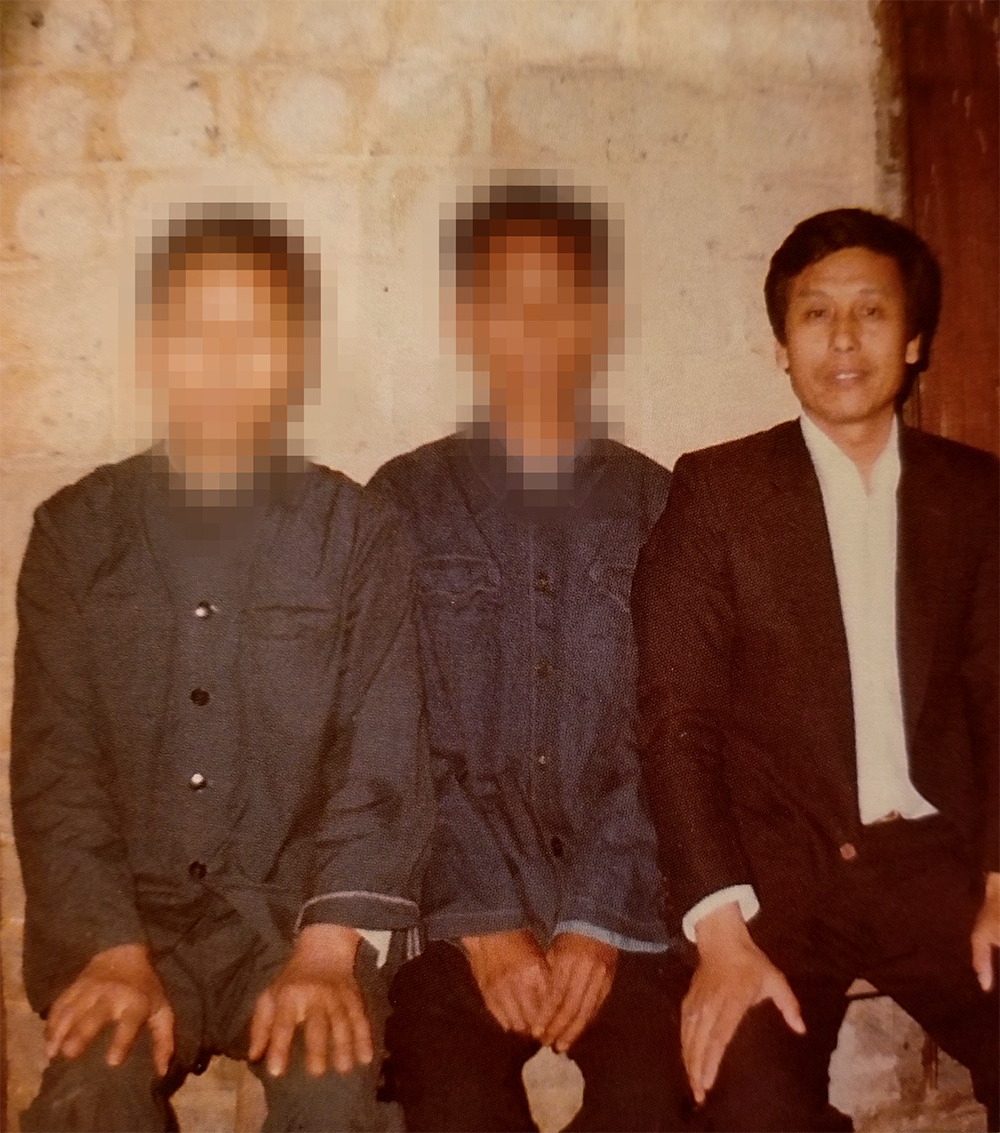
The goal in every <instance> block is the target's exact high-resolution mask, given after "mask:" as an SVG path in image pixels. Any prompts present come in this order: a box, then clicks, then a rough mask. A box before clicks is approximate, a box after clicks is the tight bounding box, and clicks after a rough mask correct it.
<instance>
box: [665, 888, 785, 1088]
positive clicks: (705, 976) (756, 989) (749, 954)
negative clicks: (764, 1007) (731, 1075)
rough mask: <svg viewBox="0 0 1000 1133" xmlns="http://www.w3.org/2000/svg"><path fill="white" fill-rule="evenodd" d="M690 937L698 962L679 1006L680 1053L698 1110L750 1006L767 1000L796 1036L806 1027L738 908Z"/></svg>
mask: <svg viewBox="0 0 1000 1133" xmlns="http://www.w3.org/2000/svg"><path fill="white" fill-rule="evenodd" d="M694 933H695V937H696V938H697V943H698V959H699V963H698V967H697V969H696V970H695V973H694V977H693V979H692V980H691V986H690V987H689V988H688V993H687V995H686V996H685V998H684V1003H683V1006H682V1007H681V1051H682V1053H683V1056H684V1066H685V1068H686V1069H687V1075H688V1081H689V1082H690V1083H691V1090H692V1092H693V1094H694V1098H695V1101H696V1102H697V1103H698V1104H699V1105H700V1104H701V1103H702V1102H703V1101H704V1100H705V1095H706V1094H707V1093H708V1091H709V1090H710V1089H711V1088H712V1086H713V1085H714V1084H715V1079H716V1076H717V1075H718V1073H719V1065H720V1063H721V1062H722V1056H723V1055H724V1054H725V1052H726V1047H727V1046H729V1041H730V1039H732V1037H733V1035H734V1034H735V1033H736V1028H737V1027H738V1026H739V1025H740V1021H741V1020H742V1019H743V1016H744V1015H745V1014H746V1013H747V1011H748V1010H749V1009H750V1008H751V1007H754V1006H755V1005H756V1004H758V1003H763V1002H764V1001H765V1000H768V999H770V1000H771V1001H772V1002H773V1003H774V1005H775V1007H777V1008H778V1010H779V1011H780V1012H781V1014H782V1015H783V1016H784V1019H785V1022H786V1023H787V1024H788V1025H789V1027H791V1029H792V1030H793V1031H795V1033H796V1034H799V1035H803V1034H805V1030H806V1027H805V1023H804V1022H803V1021H802V1013H801V1011H800V1009H799V1003H798V1000H797V999H796V998H795V994H794V992H793V991H792V989H791V987H790V986H789V984H788V981H787V980H786V979H785V977H784V976H783V975H782V974H781V972H780V971H779V970H778V969H777V968H776V967H775V966H774V964H772V963H771V961H770V960H769V959H768V958H767V956H765V954H764V953H763V952H762V951H761V950H760V949H759V948H758V947H757V945H756V944H755V943H754V942H753V939H752V938H751V936H750V933H749V932H748V931H747V927H746V924H745V923H744V921H743V916H742V914H741V913H740V910H739V906H738V905H736V904H735V903H733V904H728V905H723V906H722V907H721V908H719V909H716V910H715V911H714V912H711V913H709V914H708V915H707V916H705V917H702V919H701V920H699V921H698V922H697V923H696V924H695V928H694Z"/></svg>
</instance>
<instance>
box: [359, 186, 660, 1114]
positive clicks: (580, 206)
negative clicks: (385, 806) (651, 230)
mask: <svg viewBox="0 0 1000 1133" xmlns="http://www.w3.org/2000/svg"><path fill="white" fill-rule="evenodd" d="M610 228H611V226H610V225H609V222H608V220H607V218H606V215H603V214H602V212H601V210H599V209H598V208H596V207H594V206H591V205H590V204H588V203H587V202H584V201H581V200H580V199H579V197H577V199H576V200H574V199H573V195H572V194H570V193H568V192H566V191H565V190H560V189H558V188H555V187H548V186H539V185H518V186H513V185H504V186H496V185H495V186H493V187H492V188H491V189H490V191H489V194H488V196H487V197H484V198H483V199H481V200H479V201H477V202H476V203H475V204H473V205H472V206H471V207H470V208H469V209H467V210H466V211H465V212H464V213H460V215H459V217H458V219H457V222H456V224H455V227H454V229H446V230H445V231H444V233H443V237H444V239H443V241H442V247H443V249H444V250H445V254H446V259H448V260H450V255H451V251H452V250H453V252H454V259H453V264H452V262H447V263H446V265H445V266H446V269H447V268H448V267H450V266H453V268H454V272H455V285H456V293H455V299H456V302H455V307H454V312H455V330H456V338H457V341H458V348H459V354H460V356H463V357H467V358H469V359H471V365H472V370H473V373H474V380H475V381H476V383H477V389H476V392H477V396H478V400H480V402H481V403H482V404H483V405H484V408H485V410H486V411H485V412H484V413H483V414H482V417H483V420H481V421H479V422H478V423H476V424H474V425H471V426H469V427H468V428H466V429H464V430H463V431H460V432H459V433H458V434H457V435H454V436H450V437H446V438H444V439H442V440H439V441H436V442H434V443H432V444H428V445H424V446H423V447H421V448H419V449H417V450H416V451H414V452H412V453H409V454H407V455H405V456H401V457H398V458H397V459H395V460H393V461H390V462H389V463H388V464H387V465H386V466H385V467H383V468H382V469H381V470H380V471H379V472H378V473H377V474H376V476H375V478H374V480H373V482H372V484H373V486H374V487H376V488H377V489H379V490H381V491H382V492H384V493H385V494H387V495H388V496H390V497H391V498H392V499H393V500H394V501H395V502H396V503H397V504H398V505H399V506H400V507H401V509H402V510H403V512H404V513H405V514H406V515H407V516H408V519H409V526H410V530H411V532H412V535H413V539H414V542H415V544H416V553H417V562H418V566H417V572H418V590H419V598H418V632H419V635H420V644H421V653H422V664H423V671H424V683H425V688H426V696H427V701H428V716H429V725H430V734H431V747H432V753H433V759H434V764H435V778H436V786H437V798H438V808H439V812H438V821H437V827H436V833H435V838H434V842H433V849H432V856H431V861H430V866H429V870H428V873H427V876H426V878H425V888H424V901H423V905H422V913H423V918H424V925H425V927H426V933H427V937H428V939H429V944H428V945H427V947H426V949H425V950H424V952H423V954H422V955H421V956H420V957H418V958H417V959H416V960H413V961H411V962H409V963H407V964H406V965H405V966H404V967H403V969H402V970H401V972H400V974H399V976H398V977H397V979H396V981H395V983H394V986H393V991H392V996H391V999H392V1004H393V1016H392V1017H391V1020H390V1023H389V1029H388V1032H387V1035H388V1038H387V1041H388V1044H389V1047H390V1054H391V1058H392V1065H393V1071H394V1077H395V1081H396V1089H397V1096H398V1098H399V1100H400V1101H401V1102H402V1103H403V1106H404V1110H405V1113H406V1118H407V1124H408V1126H409V1128H411V1129H436V1130H444V1129H467V1130H468V1129H473V1130H475V1129H533V1128H534V1124H533V1122H532V1118H531V1115H530V1112H529V1110H528V1105H527V1100H526V1097H525V1092H524V1087H523V1085H522V1082H521V1068H522V1066H523V1064H524V1062H525V1061H526V1060H527V1059H528V1058H529V1057H530V1056H531V1055H532V1054H533V1053H534V1052H535V1051H537V1050H538V1049H539V1047H540V1046H541V1045H548V1046H551V1047H553V1048H554V1049H555V1050H557V1051H568V1052H569V1054H570V1055H571V1056H572V1057H573V1058H574V1059H575V1060H576V1062H577V1063H578V1064H579V1066H580V1067H581V1069H582V1071H583V1074H584V1078H585V1092H584V1102H583V1108H582V1110H581V1111H580V1113H579V1114H578V1115H577V1118H576V1119H575V1121H574V1123H573V1126H572V1127H573V1128H577V1129H604V1130H608V1129H631V1130H636V1129H672V1128H676V1127H677V1125H676V1122H677V1118H676V1110H677V1103H676V1100H675V1099H676V1082H677V1070H676V1069H675V1068H676V1067H677V1066H678V1065H679V1063H678V1060H677V1054H676V1051H677V1041H676V1033H675V1024H674V1021H673V1020H674V1015H673V1012H672V1010H671V1008H670V1006H669V998H668V996H667V995H666V991H665V987H666V984H665V980H664V972H663V969H664V966H665V953H666V950H667V946H668V945H667V935H666V932H665V929H664V916H663V909H662V884H661V880H660V876H659V873H658V869H657V865H656V843H655V837H654V834H653V830H652V827H651V824H650V819H649V817H648V814H647V811H646V805H645V802H644V799H643V793H642V788H641V782H640V776H639V765H638V761H637V758H636V746H635V735H634V730H633V713H634V707H635V700H634V683H635V655H634V645H633V640H632V630H631V624H630V619H629V592H630V586H631V578H632V572H633V568H634V565H635V560H636V556H637V554H638V550H639V548H640V546H641V545H642V543H643V542H644V541H645V539H646V536H647V534H648V533H649V531H650V529H651V527H652V525H653V523H654V522H655V520H656V518H657V516H658V515H659V513H660V511H661V509H662V508H663V505H664V502H665V500H666V496H667V486H668V483H669V473H668V472H667V470H666V469H664V468H662V467H660V466H659V465H657V464H655V463H654V462H653V461H652V460H649V459H648V458H646V457H644V456H642V455H641V454H640V453H638V452H635V451H633V450H631V449H629V448H626V447H625V446H623V445H621V444H618V443H616V442H614V441H611V440H609V439H606V438H605V437H602V436H601V435H600V430H599V429H598V428H596V427H595V426H594V425H593V424H592V422H591V412H590V405H591V386H592V383H593V379H594V375H595V373H597V372H600V371H601V370H602V369H603V368H604V367H605V366H606V356H607V354H608V342H609V301H608V295H609V264H610V267H611V273H612V275H613V272H614V257H613V255H612V256H609V229H610ZM610 243H611V244H612V245H613V243H614V241H613V240H612V241H610ZM611 282H612V283H613V282H614V281H613V280H611Z"/></svg>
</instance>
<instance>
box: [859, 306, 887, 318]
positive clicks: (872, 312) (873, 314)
mask: <svg viewBox="0 0 1000 1133" xmlns="http://www.w3.org/2000/svg"><path fill="white" fill-rule="evenodd" d="M861 313H862V314H863V315H864V317H865V318H866V319H878V318H881V316H882V308H881V307H877V306H869V307H864V308H862V311H861Z"/></svg>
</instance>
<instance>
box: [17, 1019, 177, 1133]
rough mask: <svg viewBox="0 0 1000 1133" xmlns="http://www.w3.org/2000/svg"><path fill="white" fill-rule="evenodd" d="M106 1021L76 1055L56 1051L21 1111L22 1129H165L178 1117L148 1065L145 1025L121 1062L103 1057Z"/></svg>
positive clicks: (81, 1132)
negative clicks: (110, 1063) (114, 1063)
mask: <svg viewBox="0 0 1000 1133" xmlns="http://www.w3.org/2000/svg"><path fill="white" fill-rule="evenodd" d="M111 1035H112V1029H111V1027H106V1028H105V1029H104V1031H102V1032H101V1033H100V1034H99V1035H98V1036H97V1037H96V1038H95V1039H94V1040H93V1041H92V1042H91V1043H90V1045H89V1046H88V1047H87V1049H86V1050H85V1051H84V1052H83V1053H82V1054H81V1055H80V1056H79V1057H78V1058H63V1057H61V1056H59V1057H56V1058H55V1059H53V1060H52V1062H51V1063H50V1064H49V1065H48V1067H47V1068H46V1069H45V1072H44V1074H43V1075H42V1085H41V1089H40V1090H39V1092H38V1096H37V1097H36V1098H35V1100H34V1101H33V1102H32V1103H31V1105H30V1106H29V1107H28V1108H27V1109H26V1110H25V1111H24V1113H22V1114H21V1128H22V1129H23V1130H25V1131H26V1133H29V1131H30V1133H42V1131H51V1133H169V1131H171V1130H176V1129H177V1119H176V1117H175V1116H174V1112H173V1109H172V1108H171V1106H170V1101H169V1098H168V1095H167V1092H166V1090H165V1088H164V1086H163V1083H162V1080H161V1079H160V1077H159V1075H158V1074H157V1073H156V1070H155V1068H154V1066H153V1055H152V1043H151V1041H150V1036H149V1031H148V1030H147V1029H146V1028H145V1027H144V1028H143V1029H142V1030H141V1031H140V1032H139V1034H138V1035H137V1036H136V1039H135V1042H133V1044H132V1047H131V1049H130V1050H129V1052H128V1054H127V1055H126V1056H125V1060H124V1061H123V1062H122V1064H121V1065H120V1066H115V1067H111V1066H108V1065H107V1063H106V1062H105V1061H104V1059H105V1055H106V1054H107V1048H108V1043H109V1042H110V1040H111Z"/></svg>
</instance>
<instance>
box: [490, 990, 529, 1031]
mask: <svg viewBox="0 0 1000 1133" xmlns="http://www.w3.org/2000/svg"><path fill="white" fill-rule="evenodd" d="M496 998H497V1002H498V1006H499V1007H500V1013H501V1014H502V1015H503V1016H504V1018H506V1020H507V1030H509V1031H516V1032H517V1033H518V1034H522V1035H530V1034H531V1027H532V1023H533V1021H534V1020H533V1019H532V1016H531V1012H530V1010H529V1011H528V1012H525V1009H524V1007H525V1005H524V1003H523V1002H522V1000H521V996H520V994H519V988H518V987H517V985H516V984H513V983H505V984H504V985H503V986H502V987H499V988H497V990H496Z"/></svg>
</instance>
